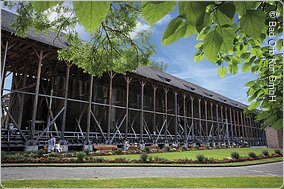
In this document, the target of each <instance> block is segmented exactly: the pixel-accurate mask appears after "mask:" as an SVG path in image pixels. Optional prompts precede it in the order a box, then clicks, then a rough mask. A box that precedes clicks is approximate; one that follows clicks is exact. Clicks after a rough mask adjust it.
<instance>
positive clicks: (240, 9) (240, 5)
mask: <svg viewBox="0 0 284 189" xmlns="http://www.w3.org/2000/svg"><path fill="white" fill-rule="evenodd" d="M256 3H257V2H253V1H235V2H234V4H235V6H236V12H237V13H238V14H239V16H242V15H244V14H246V12H247V10H251V9H253V8H255V6H256Z"/></svg>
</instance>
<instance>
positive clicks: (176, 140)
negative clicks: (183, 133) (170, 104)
mask: <svg viewBox="0 0 284 189" xmlns="http://www.w3.org/2000/svg"><path fill="white" fill-rule="evenodd" d="M174 96H175V100H174V103H175V104H174V108H175V110H174V112H175V143H176V144H177V143H178V137H177V132H178V116H177V115H178V108H177V107H178V94H177V92H176V91H175V92H174Z"/></svg>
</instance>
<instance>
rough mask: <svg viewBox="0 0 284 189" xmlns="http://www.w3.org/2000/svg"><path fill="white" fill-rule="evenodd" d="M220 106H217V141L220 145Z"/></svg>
mask: <svg viewBox="0 0 284 189" xmlns="http://www.w3.org/2000/svg"><path fill="white" fill-rule="evenodd" d="M218 106H219V105H218V104H216V120H217V134H218V136H217V139H218V142H219V143H220V125H219V108H218Z"/></svg>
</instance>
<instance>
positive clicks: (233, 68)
mask: <svg viewBox="0 0 284 189" xmlns="http://www.w3.org/2000/svg"><path fill="white" fill-rule="evenodd" d="M238 69H239V68H238V66H237V65H236V64H232V65H229V70H230V72H231V73H232V74H236V73H237V72H238Z"/></svg>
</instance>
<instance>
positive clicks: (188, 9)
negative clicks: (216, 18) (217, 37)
mask: <svg viewBox="0 0 284 189" xmlns="http://www.w3.org/2000/svg"><path fill="white" fill-rule="evenodd" d="M208 4H209V2H197V1H180V2H179V4H178V10H179V14H180V15H181V16H183V17H184V18H185V19H186V22H187V23H189V24H191V25H193V26H195V27H196V29H197V31H198V32H200V31H201V30H202V29H203V28H204V27H205V26H206V25H208V24H209V14H207V13H205V10H206V6H207V5H208Z"/></svg>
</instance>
